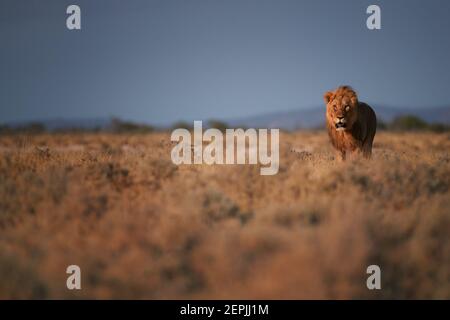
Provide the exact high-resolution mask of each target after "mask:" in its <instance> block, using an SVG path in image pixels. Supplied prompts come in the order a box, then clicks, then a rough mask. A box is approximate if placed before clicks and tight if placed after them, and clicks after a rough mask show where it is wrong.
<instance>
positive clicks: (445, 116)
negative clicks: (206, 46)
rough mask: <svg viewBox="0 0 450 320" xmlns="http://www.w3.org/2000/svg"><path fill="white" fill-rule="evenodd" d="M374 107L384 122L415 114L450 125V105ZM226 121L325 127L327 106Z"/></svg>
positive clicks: (258, 125) (288, 127)
mask: <svg viewBox="0 0 450 320" xmlns="http://www.w3.org/2000/svg"><path fill="white" fill-rule="evenodd" d="M373 108H374V110H375V112H376V114H377V117H378V119H380V120H382V121H383V122H391V121H392V120H393V119H394V118H396V117H398V116H404V115H414V116H417V117H419V118H421V119H423V120H425V121H426V122H428V123H442V124H447V125H450V107H433V108H390V107H382V106H376V105H374V106H373ZM226 122H227V123H228V124H229V125H230V126H232V127H240V126H242V127H250V128H280V129H286V130H295V129H301V128H305V129H311V128H319V127H323V126H324V123H325V106H321V107H317V108H311V109H299V110H294V111H284V112H283V111H280V112H272V113H267V114H263V115H257V116H253V117H245V118H236V119H230V120H228V121H226Z"/></svg>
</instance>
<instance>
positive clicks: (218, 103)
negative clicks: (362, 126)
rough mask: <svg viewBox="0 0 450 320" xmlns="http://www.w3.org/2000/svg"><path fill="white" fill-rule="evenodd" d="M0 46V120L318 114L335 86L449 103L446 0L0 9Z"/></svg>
mask: <svg viewBox="0 0 450 320" xmlns="http://www.w3.org/2000/svg"><path fill="white" fill-rule="evenodd" d="M69 4H78V5H79V6H80V7H81V11H82V12H81V19H82V21H81V24H82V30H80V31H69V30H68V29H67V28H66V18H67V14H66V8H67V6H68V5H69ZM370 4H378V5H379V6H380V7H381V10H382V11H381V20H382V29H381V30H376V31H370V30H368V29H367V27H366V18H367V16H368V15H367V14H366V8H367V7H368V5H370ZM0 46H1V50H0V122H6V121H11V120H28V119H46V118H58V117H64V118H74V117H75V118H86V117H108V116H111V115H115V116H119V117H122V118H125V119H130V120H140V121H146V122H150V123H165V122H170V121H175V120H179V119H187V120H191V119H207V118H235V117H241V116H248V115H254V114H261V113H265V112H272V111H277V110H292V109H296V108H308V107H318V106H322V104H323V99H322V97H323V94H324V92H325V91H326V90H329V89H332V88H334V87H336V86H337V85H340V84H350V85H352V86H353V87H354V88H355V89H356V90H357V91H358V92H359V95H360V98H361V100H363V101H367V102H369V103H374V104H384V105H389V106H398V107H405V106H407V107H427V106H428V107H429V106H441V105H448V104H450V94H449V91H450V90H449V89H450V1H448V0H440V1H439V0H431V1H424V0H417V1H403V0H395V1H392V0H389V1H382V0H369V1H366V0H343V1H336V0H329V1H325V0H305V1H301V0H292V1H291V0H158V1H156V0H127V1H119V0H95V1H92V0H89V1H87V0H71V1H65V0H51V1H50V0H1V1H0Z"/></svg>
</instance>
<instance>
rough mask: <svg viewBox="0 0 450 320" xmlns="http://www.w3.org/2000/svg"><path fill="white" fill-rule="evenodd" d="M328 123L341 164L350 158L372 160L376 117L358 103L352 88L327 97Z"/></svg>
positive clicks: (329, 94)
mask: <svg viewBox="0 0 450 320" xmlns="http://www.w3.org/2000/svg"><path fill="white" fill-rule="evenodd" d="M324 99H325V103H326V105H327V111H326V121H327V130H328V136H329V137H330V141H331V144H332V145H333V147H334V148H335V149H336V150H337V156H338V158H340V159H341V160H345V159H346V155H347V154H351V155H359V154H362V155H363V157H364V158H370V157H371V155H372V144H373V139H374V137H375V133H376V130H377V117H376V115H375V112H374V111H373V109H372V108H371V107H370V106H369V105H368V104H366V103H364V102H360V101H358V96H357V95H356V92H355V91H354V90H353V89H352V88H351V87H350V86H340V87H338V88H337V89H336V90H334V91H333V92H331V91H329V92H327V93H325V95H324Z"/></svg>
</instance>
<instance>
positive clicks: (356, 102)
mask: <svg viewBox="0 0 450 320" xmlns="http://www.w3.org/2000/svg"><path fill="white" fill-rule="evenodd" d="M350 101H351V102H352V104H353V105H354V106H356V105H358V98H357V97H356V95H354V96H353V97H352V98H351V99H350Z"/></svg>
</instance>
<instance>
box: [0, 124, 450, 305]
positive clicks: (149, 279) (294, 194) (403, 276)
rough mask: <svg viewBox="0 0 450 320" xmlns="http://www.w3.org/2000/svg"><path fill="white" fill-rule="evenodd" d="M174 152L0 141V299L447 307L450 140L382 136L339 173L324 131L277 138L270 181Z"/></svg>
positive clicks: (98, 141) (85, 139) (159, 139)
mask: <svg viewBox="0 0 450 320" xmlns="http://www.w3.org/2000/svg"><path fill="white" fill-rule="evenodd" d="M171 147H172V144H171V143H170V141H169V135H168V134H162V133H152V134H147V135H143V134H142V135H141V134H140V135H125V134H123V135H118V134H116V135H108V134H72V135H70V134H55V135H36V136H4V137H1V138H0V153H1V157H0V298H44V299H46V298H73V299H75V298H150V299H162V298H266V299H281V298H288V299H295V298H318V299H327V298H337V299H355V298H356V299H357V298H373V299H377V298H410V299H415V298H433V299H442V298H447V299H448V298H450V281H449V279H450V274H449V270H450V245H449V243H450V242H449V236H448V230H450V210H449V209H448V208H449V207H450V200H449V199H450V197H449V186H450V165H449V159H450V158H449V154H448V150H449V147H450V139H449V137H448V135H445V134H432V133H407V134H405V133H380V134H379V135H378V136H377V137H376V139H375V148H374V155H373V159H372V160H371V161H362V160H355V161H349V162H345V163H338V162H336V161H334V159H333V152H332V150H331V148H330V146H329V143H328V141H327V137H326V133H325V132H296V133H282V134H281V138H280V159H281V167H280V172H279V173H278V174H277V175H275V176H261V175H260V171H259V167H258V166H207V165H192V166H175V165H173V164H172V162H171V159H170V150H171ZM71 264H77V265H79V266H80V267H81V270H82V290H81V291H69V290H67V288H66V277H67V274H66V273H65V270H66V267H67V266H68V265H71ZM371 264H378V265H379V266H380V267H381V270H382V290H381V291H369V290H368V289H367V287H366V278H367V274H366V268H367V266H369V265H371Z"/></svg>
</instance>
